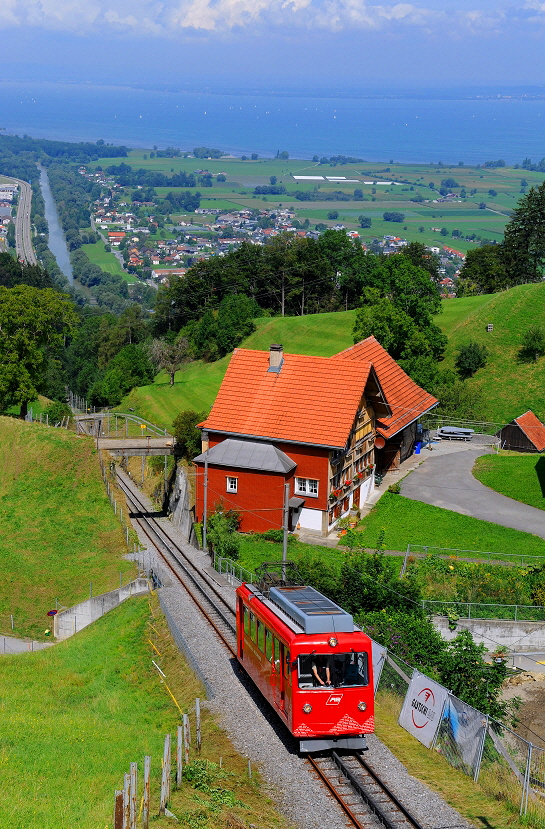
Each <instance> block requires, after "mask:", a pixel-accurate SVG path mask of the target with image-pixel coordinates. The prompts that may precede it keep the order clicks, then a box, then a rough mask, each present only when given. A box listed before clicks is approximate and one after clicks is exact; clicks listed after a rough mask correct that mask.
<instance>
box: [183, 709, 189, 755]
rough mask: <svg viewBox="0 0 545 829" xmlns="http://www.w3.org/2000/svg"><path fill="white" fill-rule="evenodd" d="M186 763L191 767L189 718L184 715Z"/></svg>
mask: <svg viewBox="0 0 545 829" xmlns="http://www.w3.org/2000/svg"><path fill="white" fill-rule="evenodd" d="M184 762H185V764H186V766H187V765H189V717H188V716H187V714H184Z"/></svg>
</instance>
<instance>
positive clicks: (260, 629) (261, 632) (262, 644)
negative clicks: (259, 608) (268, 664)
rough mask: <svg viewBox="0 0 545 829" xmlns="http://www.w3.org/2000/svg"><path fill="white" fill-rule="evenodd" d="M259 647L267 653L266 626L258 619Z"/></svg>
mask: <svg viewBox="0 0 545 829" xmlns="http://www.w3.org/2000/svg"><path fill="white" fill-rule="evenodd" d="M257 647H258V648H259V650H260V651H263V653H265V628H264V627H263V622H260V621H259V619H258V620H257Z"/></svg>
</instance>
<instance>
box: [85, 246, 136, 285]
mask: <svg viewBox="0 0 545 829" xmlns="http://www.w3.org/2000/svg"><path fill="white" fill-rule="evenodd" d="M81 249H82V250H83V251H84V253H86V254H87V256H88V257H89V260H90V261H91V262H92V263H93V265H98V266H99V268H102V270H103V271H106V273H112V274H117V275H118V276H121V277H122V278H123V279H124V280H125V282H128V283H133V282H136V281H137V280H136V277H134V276H133V275H132V274H130V273H126V272H125V271H124V270H123V268H122V267H121V265H120V264H119V262H118V260H117V259H116V258H115V256H114V254H113V253H108V252H107V251H105V250H104V243H103V242H95V243H94V244H92V245H82V246H81Z"/></svg>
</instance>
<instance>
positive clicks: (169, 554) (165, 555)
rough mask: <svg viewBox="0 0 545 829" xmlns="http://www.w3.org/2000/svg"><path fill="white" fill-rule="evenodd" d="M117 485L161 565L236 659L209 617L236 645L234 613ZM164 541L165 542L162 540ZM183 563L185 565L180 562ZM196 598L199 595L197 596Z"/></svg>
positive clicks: (123, 486) (128, 492) (130, 494)
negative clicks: (159, 557)
mask: <svg viewBox="0 0 545 829" xmlns="http://www.w3.org/2000/svg"><path fill="white" fill-rule="evenodd" d="M117 480H118V484H119V486H120V488H121V490H122V492H123V493H124V494H125V497H126V498H127V501H129V502H130V503H132V504H133V507H134V509H133V511H132V512H133V515H132V517H133V518H134V520H135V521H136V522H137V523H138V525H139V526H140V528H141V529H142V531H143V532H144V533H145V534H146V535H147V537H148V538H149V539H150V541H151V542H152V544H153V546H154V547H155V549H156V550H157V552H158V554H159V555H160V556H161V558H162V560H163V561H164V563H165V564H166V565H167V567H168V568H169V570H170V572H171V573H172V574H173V575H174V577H175V578H176V579H177V581H178V582H179V583H180V584H181V585H182V586H183V588H184V589H185V590H186V592H187V593H188V595H189V596H190V597H191V599H192V600H193V602H194V603H195V604H196V605H197V607H198V608H199V610H200V611H201V613H202V614H203V616H204V617H205V618H206V620H207V621H208V622H209V623H210V624H211V625H212V627H213V628H214V630H215V631H216V633H217V634H218V636H219V637H220V639H221V640H222V642H223V643H224V644H225V646H226V647H227V648H228V650H229V651H230V653H231V654H232V655H233V656H236V647H235V645H234V642H233V639H231V638H230V637H229V636H228V635H226V634H225V631H223V630H222V629H221V626H220V625H219V624H218V619H214V618H213V617H212V614H215V615H216V617H219V620H220V622H221V624H222V625H225V627H227V628H228V630H229V631H230V633H232V634H233V637H234V638H235V641H236V628H235V624H234V616H235V614H234V611H233V610H232V608H231V607H230V605H229V604H228V603H227V602H226V601H225V599H224V598H223V596H222V595H221V594H220V593H219V591H218V590H216V588H215V587H214V585H213V584H212V583H211V582H210V581H208V579H207V578H206V576H205V575H204V574H202V573H201V572H200V571H199V569H198V568H197V567H196V566H195V565H194V564H193V562H192V561H191V559H189V558H188V556H186V555H185V553H184V552H183V550H182V549H181V548H180V547H179V546H178V545H177V544H176V542H175V541H173V540H172V539H171V538H170V537H169V535H168V533H167V532H165V531H164V530H163V528H162V527H161V526H160V525H159V524H158V523H157V521H156V520H155V519H154V518H152V517H151V516H147V515H145V514H144V513H145V512H146V511H147V510H146V507H145V505H144V504H143V503H142V502H141V501H139V498H138V496H135V495H134V493H133V492H131V490H130V489H129V488H128V487H127V486H126V484H125V483H124V481H122V480H121V479H120V478H119V477H118V479H117ZM165 539H166V540H165ZM170 559H172V560H173V561H174V563H175V565H176V566H177V567H179V568H180V569H181V570H182V571H183V574H184V576H186V577H187V579H188V580H189V582H190V583H191V585H192V589H191V588H190V586H189V584H188V583H187V581H186V580H184V579H183V578H182V577H181V576H180V574H179V573H178V572H177V571H176V567H175V566H174V565H173V563H172V561H171V560H170ZM183 559H185V561H184V560H183ZM190 568H191V569H193V570H194V571H195V573H192V572H191V570H190ZM201 582H204V584H205V585H206V588H205V587H204V586H203V584H202V583H201ZM210 593H214V594H215V595H216V596H217V598H218V599H220V601H221V602H222V604H223V605H224V606H225V608H226V610H224V609H222V608H220V607H218V604H217V603H216V602H215V601H214V599H213V598H212V597H211V595H210ZM197 594H199V595H197ZM203 599H204V600H205V602H207V603H208V605H209V607H208V608H206V607H204V606H203Z"/></svg>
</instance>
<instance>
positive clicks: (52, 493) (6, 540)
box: [0, 417, 134, 638]
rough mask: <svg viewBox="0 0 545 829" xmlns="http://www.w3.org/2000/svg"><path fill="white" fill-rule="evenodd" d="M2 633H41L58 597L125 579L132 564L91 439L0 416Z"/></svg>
mask: <svg viewBox="0 0 545 829" xmlns="http://www.w3.org/2000/svg"><path fill="white" fill-rule="evenodd" d="M0 426H1V431H0V556H1V560H2V579H1V580H0V633H3V634H11V633H12V630H11V621H10V615H11V614H13V617H14V633H15V635H17V634H19V635H23V634H24V635H31V636H34V637H39V638H41V637H42V636H43V634H44V631H45V629H46V628H48V627H50V625H49V621H50V620H49V619H48V617H47V615H46V614H47V611H48V610H50V609H52V608H54V607H55V602H56V599H58V600H59V602H60V603H61V604H62V605H65V606H69V605H72V604H75V603H76V602H79V601H82V600H83V599H85V598H86V597H87V596H88V595H89V589H90V587H89V585H90V582H92V583H93V593H94V594H95V595H98V594H99V593H102V592H104V591H106V590H111V589H112V588H114V587H115V586H116V585H119V577H120V572H121V574H122V577H123V579H124V580H125V581H126V580H127V579H128V578H129V577H130V576H131V574H133V573H134V566H133V565H132V564H131V563H130V562H128V561H126V560H125V559H124V557H123V556H124V555H125V553H126V546H125V541H124V536H123V533H122V530H121V526H120V524H119V521H118V520H117V518H116V517H115V516H114V513H113V510H112V508H111V506H110V503H109V501H108V498H107V496H106V492H105V489H104V485H103V483H102V479H101V477H100V469H99V463H98V457H97V455H96V450H95V448H94V444H93V440H92V439H91V438H86V437H77V436H76V435H74V434H73V433H72V432H67V431H66V430H64V429H53V428H49V427H47V426H45V425H43V426H42V425H41V424H39V423H34V424H32V423H26V422H22V421H20V420H16V419H14V418H9V417H2V418H0Z"/></svg>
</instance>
